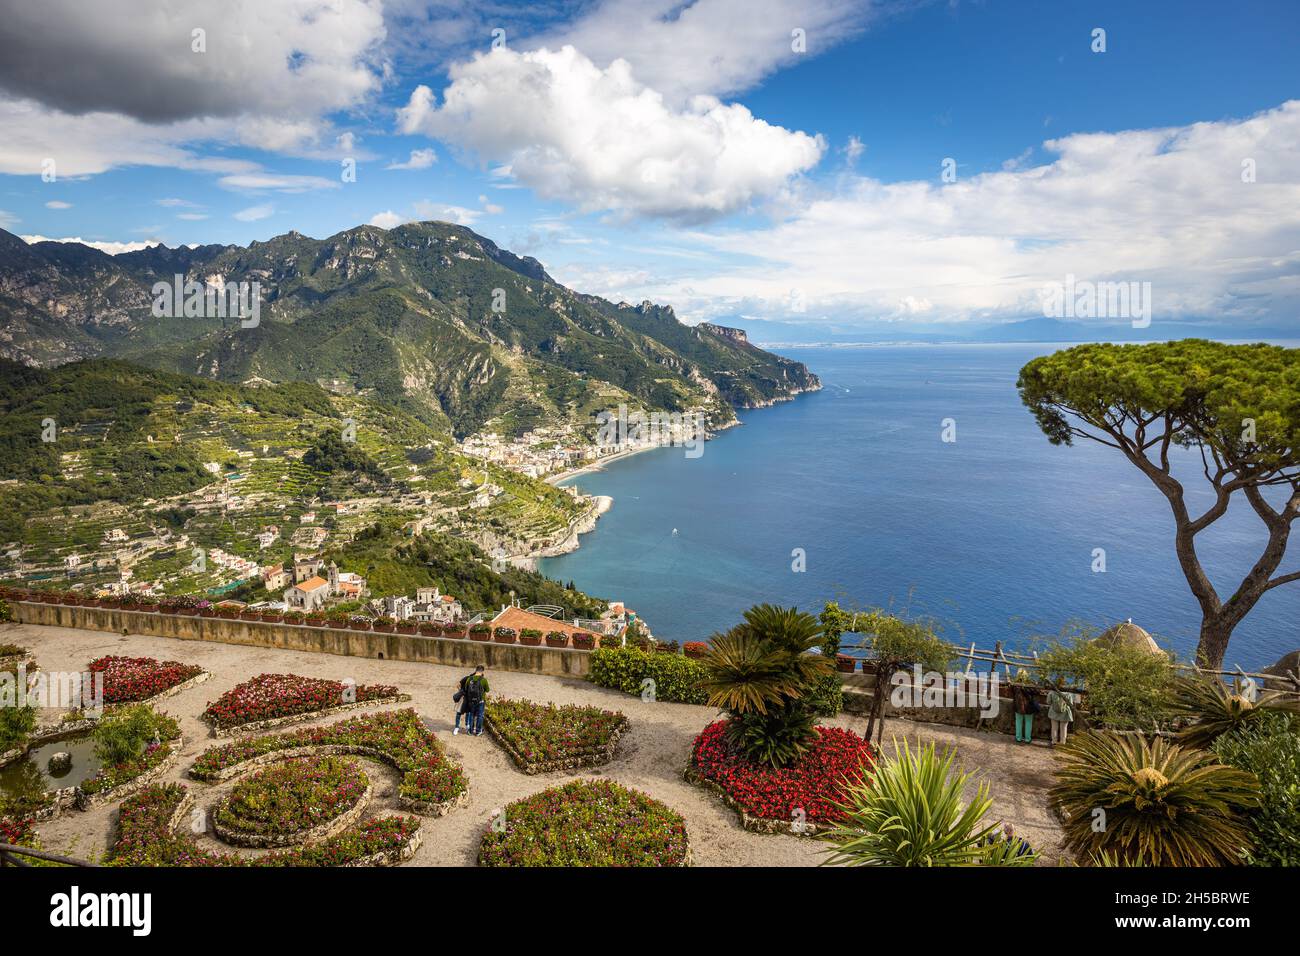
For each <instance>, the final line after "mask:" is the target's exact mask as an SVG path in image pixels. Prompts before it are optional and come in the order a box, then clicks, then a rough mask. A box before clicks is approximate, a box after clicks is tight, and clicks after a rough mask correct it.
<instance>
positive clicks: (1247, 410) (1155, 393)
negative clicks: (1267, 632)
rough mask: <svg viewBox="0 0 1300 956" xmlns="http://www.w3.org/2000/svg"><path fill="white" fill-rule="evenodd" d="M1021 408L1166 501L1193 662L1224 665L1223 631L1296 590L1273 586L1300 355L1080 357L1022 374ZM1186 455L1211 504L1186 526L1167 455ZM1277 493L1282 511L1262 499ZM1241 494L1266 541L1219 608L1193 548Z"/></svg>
mask: <svg viewBox="0 0 1300 956" xmlns="http://www.w3.org/2000/svg"><path fill="white" fill-rule="evenodd" d="M1017 384H1018V387H1019V389H1020V397H1021V400H1022V401H1023V402H1024V403H1025V405H1026V407H1028V408H1029V410H1030V411H1031V412H1032V413H1033V415H1034V418H1035V420H1036V421H1037V422H1038V425H1039V427H1040V428H1041V429H1042V430H1043V433H1044V434H1045V435H1046V436H1047V438H1048V439H1049V440H1050V441H1051V442H1052V443H1053V444H1057V445H1071V444H1073V442H1074V439H1075V438H1087V439H1089V440H1091V441H1095V442H1098V443H1100V444H1102V445H1105V446H1107V447H1110V448H1114V449H1116V450H1118V451H1119V452H1121V453H1122V454H1123V455H1124V456H1125V457H1126V458H1127V459H1128V460H1129V461H1130V462H1131V463H1132V464H1133V465H1135V466H1136V467H1137V468H1138V469H1139V470H1141V471H1142V472H1143V474H1145V475H1146V476H1147V477H1148V478H1149V479H1150V480H1151V482H1152V483H1153V484H1154V485H1155V486H1156V487H1157V488H1158V489H1159V490H1160V491H1161V493H1163V494H1164V495H1165V497H1166V499H1168V501H1169V504H1170V507H1171V509H1172V510H1173V514H1174V520H1175V525H1176V528H1177V532H1176V537H1175V545H1176V549H1177V553H1178V558H1179V562H1180V565H1181V567H1182V569H1183V574H1184V576H1185V577H1186V578H1187V582H1188V585H1189V587H1190V588H1191V590H1192V593H1193V595H1194V596H1195V597H1196V599H1197V602H1198V603H1199V604H1200V607H1201V611H1202V627H1201V640H1200V645H1199V647H1198V649H1197V657H1198V659H1199V661H1200V662H1201V663H1202V664H1203V665H1205V666H1210V667H1219V666H1221V665H1222V662H1223V656H1224V652H1225V651H1226V649H1227V644H1228V638H1229V637H1230V635H1231V633H1232V629H1233V628H1234V627H1235V626H1236V625H1237V624H1238V623H1239V622H1240V621H1241V619H1242V618H1243V617H1245V615H1246V614H1247V613H1248V612H1249V611H1250V609H1251V608H1253V607H1254V606H1255V604H1256V603H1257V602H1258V600H1259V599H1260V597H1262V596H1263V594H1264V593H1265V592H1267V591H1268V590H1270V589H1272V588H1274V587H1277V586H1279V585H1282V584H1286V583H1289V582H1292V581H1300V572H1293V573H1285V574H1281V575H1276V576H1275V572H1276V571H1277V569H1278V567H1279V565H1280V564H1281V561H1282V558H1283V556H1284V555H1285V552H1286V544H1287V538H1288V535H1289V533H1290V528H1291V524H1292V522H1294V521H1295V519H1296V517H1297V516H1298V515H1300V349H1288V348H1282V347H1280V346H1276V345H1265V344H1255V345H1226V344H1223V343H1219V342H1210V341H1206V340H1204V339H1184V340H1182V341H1177V342H1157V343H1151V344H1143V345H1110V344H1105V343H1098V344H1090V345H1080V346H1076V347H1074V348H1070V349H1065V350H1064V351H1061V352H1057V353H1055V354H1053V355H1048V356H1044V357H1042V358H1037V359H1034V360H1033V361H1032V362H1030V363H1028V364H1027V365H1026V366H1025V367H1024V368H1023V369H1021V371H1020V379H1019V382H1018V383H1017ZM1178 447H1183V448H1189V449H1194V450H1196V451H1197V452H1199V454H1200V459H1201V465H1202V471H1203V474H1204V477H1205V480H1206V481H1207V482H1208V484H1209V485H1210V490H1211V492H1212V494H1213V501H1212V503H1211V504H1210V506H1209V507H1208V508H1207V509H1206V510H1205V511H1204V512H1202V513H1201V514H1199V515H1193V514H1192V513H1191V512H1190V511H1189V509H1188V505H1187V502H1186V501H1185V498H1184V489H1183V485H1182V483H1181V482H1180V481H1179V480H1178V479H1176V478H1175V477H1174V474H1173V468H1172V463H1171V455H1170V452H1171V450H1172V449H1174V448H1178ZM1273 487H1277V488H1279V489H1282V490H1283V491H1284V492H1285V501H1284V502H1283V503H1281V504H1280V505H1278V504H1276V503H1273V502H1270V501H1269V499H1268V498H1267V497H1266V495H1265V489H1268V488H1273ZM1238 491H1240V492H1241V493H1242V494H1243V495H1244V496H1245V498H1246V500H1247V501H1248V502H1249V503H1250V505H1251V507H1252V508H1253V509H1254V511H1255V512H1256V514H1257V515H1258V516H1259V518H1260V520H1261V521H1262V522H1263V524H1264V526H1265V529H1266V532H1267V540H1266V543H1265V546H1264V548H1263V550H1262V552H1261V554H1260V557H1259V559H1258V561H1256V563H1255V565H1254V567H1253V568H1252V569H1251V570H1250V572H1249V573H1248V574H1247V575H1246V577H1245V579H1244V580H1243V581H1242V582H1241V585H1240V586H1239V587H1238V588H1237V589H1236V590H1235V591H1234V592H1233V594H1232V595H1231V596H1230V597H1228V598H1227V600H1223V599H1222V598H1220V596H1219V594H1218V592H1217V591H1216V590H1215V588H1214V586H1213V584H1211V583H1210V580H1209V578H1208V576H1207V575H1206V573H1205V571H1204V569H1203V568H1202V566H1201V563H1200V560H1199V558H1198V556H1197V553H1196V546H1195V537H1196V535H1197V534H1199V533H1200V532H1201V531H1203V530H1205V529H1206V528H1207V527H1209V526H1210V525H1211V524H1213V523H1214V522H1215V521H1216V520H1218V519H1219V518H1220V517H1222V516H1223V514H1224V513H1225V512H1226V511H1227V509H1228V504H1229V502H1230V501H1231V499H1232V496H1233V495H1234V494H1235V493H1236V492H1238Z"/></svg>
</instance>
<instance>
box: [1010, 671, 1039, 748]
mask: <svg viewBox="0 0 1300 956" xmlns="http://www.w3.org/2000/svg"><path fill="white" fill-rule="evenodd" d="M1011 701H1012V704H1013V707H1012V709H1013V710H1014V711H1015V712H1016V743H1019V744H1031V743H1033V742H1034V715H1035V714H1036V713H1038V711H1039V703H1038V695H1037V694H1035V693H1034V689H1033V688H1032V687H1030V686H1029V678H1028V676H1026V675H1025V672H1024V671H1021V672H1020V673H1018V674H1016V679H1015V680H1014V681H1012V683H1011Z"/></svg>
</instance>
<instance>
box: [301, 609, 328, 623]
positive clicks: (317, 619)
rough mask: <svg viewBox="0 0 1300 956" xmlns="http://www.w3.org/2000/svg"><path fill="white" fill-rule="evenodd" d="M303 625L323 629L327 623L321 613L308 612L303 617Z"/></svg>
mask: <svg viewBox="0 0 1300 956" xmlns="http://www.w3.org/2000/svg"><path fill="white" fill-rule="evenodd" d="M303 623H304V624H306V625H307V626H308V627H324V626H325V625H327V624H328V623H329V621H327V620H326V619H325V615H324V613H322V612H321V611H308V612H307V614H306V615H305V616H304V617H303Z"/></svg>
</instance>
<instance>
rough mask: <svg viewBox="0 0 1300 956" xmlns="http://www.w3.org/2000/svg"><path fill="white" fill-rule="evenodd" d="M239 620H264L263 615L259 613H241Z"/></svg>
mask: <svg viewBox="0 0 1300 956" xmlns="http://www.w3.org/2000/svg"><path fill="white" fill-rule="evenodd" d="M239 619H240V620H241V621H260V620H261V619H262V615H261V613H260V612H258V611H240V612H239Z"/></svg>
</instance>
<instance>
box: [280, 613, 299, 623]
mask: <svg viewBox="0 0 1300 956" xmlns="http://www.w3.org/2000/svg"><path fill="white" fill-rule="evenodd" d="M280 620H281V621H283V622H284V623H285V624H302V611H288V610H286V611H283V612H282V613H281V614H280Z"/></svg>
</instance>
